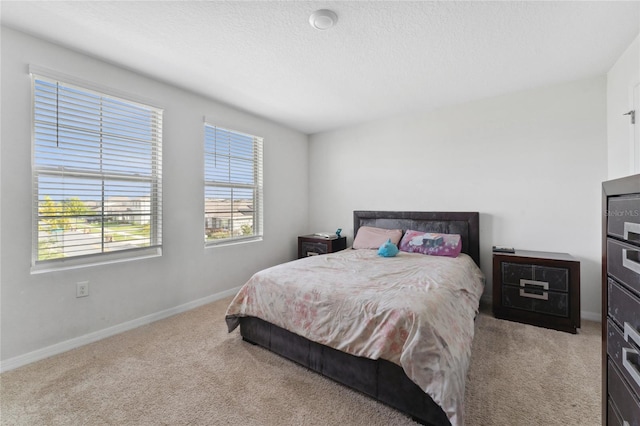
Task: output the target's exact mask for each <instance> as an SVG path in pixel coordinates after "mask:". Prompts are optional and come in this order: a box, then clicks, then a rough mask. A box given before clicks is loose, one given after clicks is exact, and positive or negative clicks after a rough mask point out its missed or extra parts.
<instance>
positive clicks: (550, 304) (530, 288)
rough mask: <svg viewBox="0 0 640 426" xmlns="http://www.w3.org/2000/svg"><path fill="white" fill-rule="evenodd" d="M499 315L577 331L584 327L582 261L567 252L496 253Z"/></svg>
mask: <svg viewBox="0 0 640 426" xmlns="http://www.w3.org/2000/svg"><path fill="white" fill-rule="evenodd" d="M493 314H494V316H495V317H496V318H500V319H506V320H511V321H518V322H523V323H526V324H532V325H537V326H540V327H546V328H553V329H555V330H561V331H567V332H570V333H576V331H577V329H578V328H580V262H579V261H578V260H576V259H575V258H574V257H572V256H571V255H569V254H566V253H550V252H542V251H526V250H516V252H515V253H497V252H494V253H493Z"/></svg>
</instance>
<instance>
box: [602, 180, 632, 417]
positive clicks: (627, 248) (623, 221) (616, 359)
mask: <svg viewBox="0 0 640 426" xmlns="http://www.w3.org/2000/svg"><path fill="white" fill-rule="evenodd" d="M602 210H603V216H602V217H603V219H602V231H603V236H602V424H603V425H621V426H622V425H624V426H640V355H639V354H640V175H635V176H629V177H626V178H622V179H616V180H611V181H608V182H604V183H603V184H602Z"/></svg>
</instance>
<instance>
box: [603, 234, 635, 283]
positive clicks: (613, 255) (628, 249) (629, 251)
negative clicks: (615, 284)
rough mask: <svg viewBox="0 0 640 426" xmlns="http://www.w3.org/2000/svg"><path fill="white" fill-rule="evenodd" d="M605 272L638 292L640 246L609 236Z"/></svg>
mask: <svg viewBox="0 0 640 426" xmlns="http://www.w3.org/2000/svg"><path fill="white" fill-rule="evenodd" d="M607 273H609V275H611V276H612V277H614V278H615V279H617V280H618V281H620V282H622V283H624V284H626V285H627V286H629V287H630V288H631V289H633V290H634V291H635V292H636V293H638V294H640V247H636V246H632V245H630V244H625V243H621V242H620V241H616V240H613V239H611V238H609V239H608V240H607Z"/></svg>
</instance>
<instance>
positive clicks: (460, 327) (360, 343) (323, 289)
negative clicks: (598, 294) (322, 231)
mask: <svg viewBox="0 0 640 426" xmlns="http://www.w3.org/2000/svg"><path fill="white" fill-rule="evenodd" d="M483 289H484V276H483V274H482V272H481V271H480V269H479V268H478V267H477V266H476V265H475V263H474V262H473V260H472V259H471V258H470V257H469V256H467V255H465V254H461V255H459V256H458V257H457V258H449V257H435V256H426V255H422V254H414V253H405V252H400V253H399V254H398V255H397V256H396V257H390V258H384V257H380V256H378V255H377V253H376V250H351V249H349V250H344V251H341V252H338V253H333V254H327V255H323V256H313V257H307V258H304V259H300V260H297V261H293V262H289V263H285V264H282V265H278V266H274V267H272V268H268V269H265V270H263V271H261V272H258V273H256V274H255V275H254V276H253V277H252V278H251V279H250V280H249V281H248V282H247V283H246V284H245V285H244V286H243V287H242V289H241V290H240V292H239V293H238V294H237V296H236V297H235V298H234V300H233V301H232V302H231V304H230V306H229V308H228V310H227V323H228V326H229V331H232V330H233V329H234V328H236V327H237V326H238V323H239V320H238V317H241V316H254V317H258V318H261V319H263V320H265V321H268V322H270V323H272V324H275V325H277V326H280V327H282V328H284V329H286V330H289V331H291V332H293V333H296V334H298V335H300V336H303V337H306V338H307V339H309V340H312V341H314V342H317V343H321V344H323V345H327V346H330V347H332V348H335V349H338V350H341V351H343V352H347V353H350V354H352V355H356V356H360V357H366V358H370V359H378V358H383V359H386V360H388V361H391V362H393V363H396V364H398V365H400V366H401V367H402V368H403V369H404V371H405V373H406V374H407V376H408V377H409V378H410V379H411V380H413V381H414V382H415V383H416V384H418V386H420V388H422V390H424V391H425V392H426V393H427V394H429V395H430V396H431V398H433V400H434V401H435V402H436V403H438V404H439V405H440V406H441V407H442V409H443V410H444V412H445V413H446V414H447V416H448V417H449V420H450V421H451V423H452V424H453V425H462V424H464V420H463V413H464V407H463V404H464V389H465V379H466V374H467V370H468V368H469V362H470V357H471V343H472V340H473V331H474V317H475V315H476V313H477V311H478V305H479V300H480V296H481V295H482V291H483Z"/></svg>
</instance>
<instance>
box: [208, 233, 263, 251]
mask: <svg viewBox="0 0 640 426" xmlns="http://www.w3.org/2000/svg"><path fill="white" fill-rule="evenodd" d="M258 241H262V235H260V236H255V237H245V238H234V239H230V240H223V241H220V242H211V241H208V242H205V243H204V248H205V249H209V248H215V247H226V246H235V245H238V244H247V243H254V242H258Z"/></svg>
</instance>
